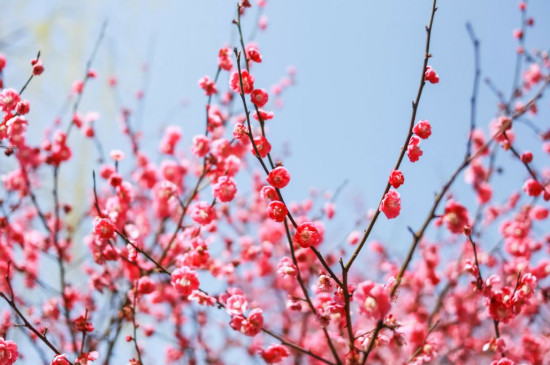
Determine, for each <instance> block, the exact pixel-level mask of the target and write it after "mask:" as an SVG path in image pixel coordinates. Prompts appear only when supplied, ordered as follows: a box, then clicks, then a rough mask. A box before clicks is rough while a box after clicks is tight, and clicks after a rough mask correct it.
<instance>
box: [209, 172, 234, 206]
mask: <svg viewBox="0 0 550 365" xmlns="http://www.w3.org/2000/svg"><path fill="white" fill-rule="evenodd" d="M212 194H213V195H214V197H215V198H216V199H218V200H219V201H221V202H224V203H226V202H230V201H231V200H233V198H234V197H235V194H237V184H235V180H233V179H232V178H231V177H229V176H220V177H219V178H218V182H216V183H215V184H214V185H212Z"/></svg>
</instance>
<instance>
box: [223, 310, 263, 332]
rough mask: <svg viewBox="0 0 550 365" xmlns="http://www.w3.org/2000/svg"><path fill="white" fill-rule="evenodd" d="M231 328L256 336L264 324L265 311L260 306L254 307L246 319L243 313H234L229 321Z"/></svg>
mask: <svg viewBox="0 0 550 365" xmlns="http://www.w3.org/2000/svg"><path fill="white" fill-rule="evenodd" d="M229 325H230V326H231V328H233V329H234V330H235V331H239V332H241V333H243V334H245V335H247V336H256V335H257V334H258V333H260V331H261V330H262V327H263V325H264V317H263V312H262V310H261V309H259V308H255V309H252V310H251V311H250V314H249V315H248V319H246V318H245V317H244V316H243V315H242V314H239V315H234V316H233V317H231V322H229Z"/></svg>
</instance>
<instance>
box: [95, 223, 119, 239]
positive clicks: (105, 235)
mask: <svg viewBox="0 0 550 365" xmlns="http://www.w3.org/2000/svg"><path fill="white" fill-rule="evenodd" d="M94 233H95V234H96V235H97V236H98V237H99V238H100V239H102V240H111V239H113V238H115V226H114V225H113V223H111V221H110V220H108V219H107V218H96V220H95V221H94Z"/></svg>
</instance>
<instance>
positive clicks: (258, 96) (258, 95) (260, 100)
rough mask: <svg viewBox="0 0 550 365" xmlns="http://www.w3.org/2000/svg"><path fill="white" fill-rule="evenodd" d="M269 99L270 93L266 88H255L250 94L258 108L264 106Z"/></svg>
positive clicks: (251, 99)
mask: <svg viewBox="0 0 550 365" xmlns="http://www.w3.org/2000/svg"><path fill="white" fill-rule="evenodd" d="M268 100H269V95H268V94H267V92H266V91H265V90H264V89H254V91H252V93H251V94H250V101H251V102H252V103H253V104H254V105H256V106H257V107H258V108H261V107H263V106H264V105H265V104H266V103H267V101H268Z"/></svg>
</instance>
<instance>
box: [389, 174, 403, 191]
mask: <svg viewBox="0 0 550 365" xmlns="http://www.w3.org/2000/svg"><path fill="white" fill-rule="evenodd" d="M404 182H405V176H403V173H402V172H401V171H399V170H393V171H392V172H391V174H390V179H389V183H390V185H391V186H393V187H394V188H395V189H397V188H398V187H400V186H401V185H403V183H404Z"/></svg>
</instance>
